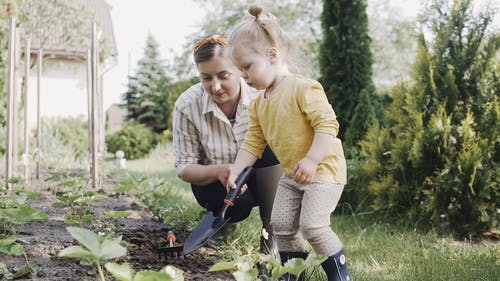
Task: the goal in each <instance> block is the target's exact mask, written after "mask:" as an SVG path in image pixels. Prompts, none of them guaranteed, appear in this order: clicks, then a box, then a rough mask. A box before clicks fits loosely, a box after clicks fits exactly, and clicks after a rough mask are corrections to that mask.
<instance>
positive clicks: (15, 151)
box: [11, 28, 21, 177]
mask: <svg viewBox="0 0 500 281" xmlns="http://www.w3.org/2000/svg"><path fill="white" fill-rule="evenodd" d="M15 37H16V42H15V43H14V46H15V48H14V61H13V62H14V63H13V65H14V95H13V96H14V97H13V104H12V123H11V124H12V176H13V177H18V176H19V170H18V164H17V163H18V159H17V156H18V155H19V127H20V126H18V125H17V124H19V97H20V96H21V95H20V93H21V84H20V83H19V72H20V70H19V60H20V59H19V58H20V56H21V54H20V53H21V48H20V47H21V44H20V41H21V38H20V37H21V34H20V33H19V30H18V29H17V28H16V30H15Z"/></svg>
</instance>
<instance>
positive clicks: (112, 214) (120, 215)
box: [104, 211, 132, 220]
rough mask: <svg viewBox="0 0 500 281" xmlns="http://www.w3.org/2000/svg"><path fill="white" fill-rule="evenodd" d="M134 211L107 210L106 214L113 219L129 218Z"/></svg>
mask: <svg viewBox="0 0 500 281" xmlns="http://www.w3.org/2000/svg"><path fill="white" fill-rule="evenodd" d="M131 213H132V212H130V211H109V212H106V213H105V214H104V215H105V216H106V217H108V218H111V219H114V220H116V219H120V218H127V217H128V216H130V214H131Z"/></svg>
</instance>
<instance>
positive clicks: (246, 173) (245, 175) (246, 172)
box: [224, 167, 253, 206]
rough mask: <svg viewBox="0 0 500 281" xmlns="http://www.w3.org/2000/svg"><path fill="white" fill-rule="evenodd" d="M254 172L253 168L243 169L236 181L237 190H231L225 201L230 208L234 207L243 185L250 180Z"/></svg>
mask: <svg viewBox="0 0 500 281" xmlns="http://www.w3.org/2000/svg"><path fill="white" fill-rule="evenodd" d="M252 172H253V168H252V167H246V168H245V169H243V171H242V172H241V174H240V175H239V176H238V178H237V179H236V181H235V184H236V188H231V190H230V191H229V193H228V194H227V196H226V199H224V204H226V205H228V206H233V205H234V200H235V199H236V197H237V196H238V195H239V194H240V192H241V188H242V187H243V185H244V184H245V183H246V182H247V180H248V179H249V178H250V175H251V174H252Z"/></svg>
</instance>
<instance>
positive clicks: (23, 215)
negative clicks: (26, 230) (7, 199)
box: [0, 205, 49, 224]
mask: <svg viewBox="0 0 500 281" xmlns="http://www.w3.org/2000/svg"><path fill="white" fill-rule="evenodd" d="M0 214H1V215H3V216H4V217H5V218H6V219H7V220H8V221H9V222H12V223H14V224H25V223H26V222H28V221H30V220H47V219H48V217H49V216H48V215H47V214H46V213H44V212H41V211H38V210H36V209H34V208H32V207H30V206H28V205H20V206H19V207H17V208H9V209H3V210H0Z"/></svg>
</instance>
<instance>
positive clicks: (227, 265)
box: [208, 262, 237, 272]
mask: <svg viewBox="0 0 500 281" xmlns="http://www.w3.org/2000/svg"><path fill="white" fill-rule="evenodd" d="M235 269H237V268H236V264H235V263H234V262H218V263H216V264H214V265H212V266H211V267H210V268H209V269H208V272H215V271H225V270H235Z"/></svg>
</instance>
